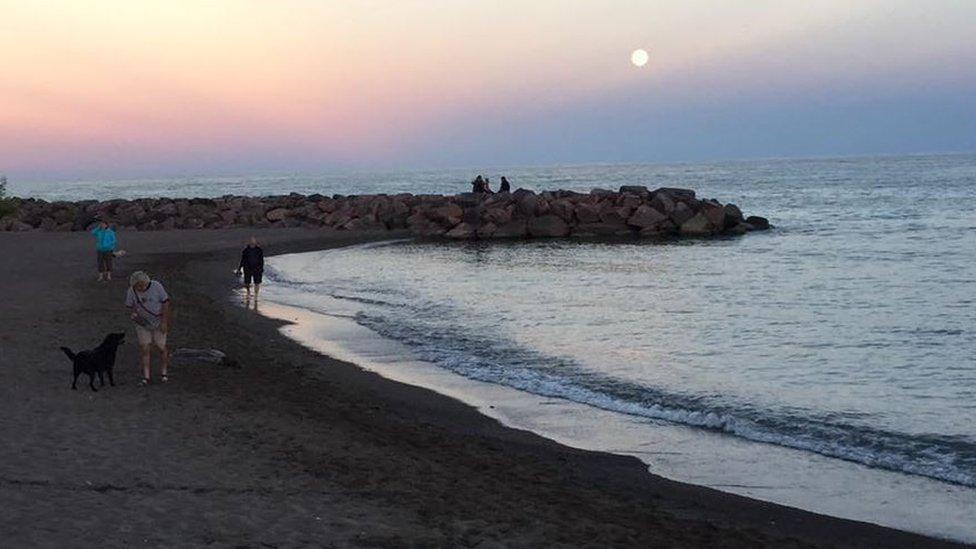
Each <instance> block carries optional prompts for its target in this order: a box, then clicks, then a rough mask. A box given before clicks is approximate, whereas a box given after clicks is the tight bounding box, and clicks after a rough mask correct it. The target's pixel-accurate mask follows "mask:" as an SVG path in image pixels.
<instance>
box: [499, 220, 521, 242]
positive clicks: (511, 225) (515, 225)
mask: <svg viewBox="0 0 976 549" xmlns="http://www.w3.org/2000/svg"><path fill="white" fill-rule="evenodd" d="M527 234H528V226H527V224H526V222H525V220H524V219H513V220H512V221H509V222H508V223H505V224H504V225H499V227H498V228H497V229H495V233H494V234H493V235H492V237H493V238H525V236H526V235H527Z"/></svg>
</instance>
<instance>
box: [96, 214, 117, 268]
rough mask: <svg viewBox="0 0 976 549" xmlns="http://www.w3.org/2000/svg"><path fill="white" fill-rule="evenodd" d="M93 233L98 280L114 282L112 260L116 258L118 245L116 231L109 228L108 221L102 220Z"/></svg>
mask: <svg viewBox="0 0 976 549" xmlns="http://www.w3.org/2000/svg"><path fill="white" fill-rule="evenodd" d="M91 233H92V235H94V236H95V254H96V256H97V264H98V280H99V281H102V280H106V281H108V280H112V259H113V258H114V257H115V246H116V244H117V243H118V239H117V238H116V237H115V231H113V230H112V228H111V227H109V226H108V223H107V222H106V221H104V220H102V221H99V222H98V225H96V226H95V228H94V229H92V232H91Z"/></svg>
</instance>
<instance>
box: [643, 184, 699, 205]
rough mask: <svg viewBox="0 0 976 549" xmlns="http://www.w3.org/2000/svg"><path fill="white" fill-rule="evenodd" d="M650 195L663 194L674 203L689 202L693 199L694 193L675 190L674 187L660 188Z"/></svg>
mask: <svg viewBox="0 0 976 549" xmlns="http://www.w3.org/2000/svg"><path fill="white" fill-rule="evenodd" d="M651 194H652V195H655V196H656V195H658V194H664V195H667V196H668V198H670V199H671V200H674V201H681V202H689V201H691V200H694V199H695V191H693V190H691V189H677V188H674V187H661V188H659V189H656V190H655V191H654V192H653V193H651Z"/></svg>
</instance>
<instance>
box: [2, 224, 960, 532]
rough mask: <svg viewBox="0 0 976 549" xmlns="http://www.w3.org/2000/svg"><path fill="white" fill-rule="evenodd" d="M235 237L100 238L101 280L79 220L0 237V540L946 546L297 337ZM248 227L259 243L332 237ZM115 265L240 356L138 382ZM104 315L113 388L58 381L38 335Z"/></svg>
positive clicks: (94, 324)
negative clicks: (249, 268)
mask: <svg viewBox="0 0 976 549" xmlns="http://www.w3.org/2000/svg"><path fill="white" fill-rule="evenodd" d="M250 234H251V232H250V231H245V230H224V231H174V232H154V233H122V234H121V235H120V239H121V243H122V247H123V248H125V249H126V250H128V251H129V255H128V256H127V257H125V258H124V259H121V260H119V261H118V264H117V280H115V281H113V282H112V283H108V284H105V283H98V282H96V281H95V273H94V266H95V257H94V255H95V254H94V251H93V243H92V242H91V241H90V240H91V239H90V237H89V236H88V235H86V234H80V233H29V234H10V233H2V234H0V258H2V259H0V262H2V263H0V296H2V300H0V372H2V374H3V377H2V380H3V383H2V384H0V406H2V407H3V409H2V412H0V425H2V428H0V434H2V438H3V444H2V445H0V508H2V513H0V545H2V546H3V547H30V546H45V547H46V546H51V547H131V546H169V547H192V546H213V547H300V546H337V547H344V546H368V547H403V546H419V547H499V546H530V547H543V546H545V547H552V546H573V547H578V546H592V547H762V546H774V547H809V546H817V547H819V546H839V547H923V546H928V547H940V546H945V547H950V546H953V545H952V544H949V543H945V542H940V541H938V540H934V539H931V538H925V537H921V536H916V535H913V534H907V533H903V532H899V531H896V530H891V529H885V528H881V527H877V526H872V525H868V524H863V523H857V522H852V521H845V520H839V519H832V518H827V517H823V516H819V515H815V514H812V513H807V512H804V511H798V510H795V509H790V508H786V507H782V506H778V505H773V504H768V503H763V502H759V501H754V500H750V499H747V498H742V497H738V496H732V495H727V494H723V493H720V492H716V491H714V490H710V489H705V488H701V487H696V486H691V485H686V484H681V483H677V482H672V481H669V480H666V479H663V478H660V477H656V476H654V475H651V474H649V473H647V472H646V467H645V466H644V465H643V464H641V463H640V462H639V461H637V460H636V459H633V458H626V457H619V456H613V455H607V454H598V453H592V452H583V451H579V450H574V449H571V448H566V447H563V446H559V445H557V444H555V443H553V442H551V441H548V440H546V439H543V438H540V437H538V436H535V435H533V434H530V433H525V432H521V431H516V430H513V429H508V428H506V427H503V426H501V425H499V424H498V423H497V422H495V421H493V420H491V419H488V418H486V417H484V416H482V415H480V414H479V413H477V412H476V411H475V410H474V409H472V408H470V407H469V406H466V405H464V404H462V403H459V402H457V401H454V400H452V399H449V398H446V397H443V396H441V395H438V394H435V393H432V392H430V391H427V390H424V389H420V388H417V387H411V386H406V385H401V384H397V383H394V382H391V381H388V380H385V379H383V378H380V377H378V376H376V375H374V374H371V373H368V372H365V371H363V370H361V369H359V368H357V367H356V366H354V365H351V364H347V363H343V362H339V361H336V360H333V359H330V358H328V357H324V356H321V355H318V354H316V353H313V352H311V351H309V350H307V349H305V348H303V347H301V346H299V345H298V344H296V343H294V342H292V341H290V340H288V339H286V338H285V337H283V336H281V335H280V334H279V333H278V331H277V329H278V326H279V324H278V323H277V322H276V321H273V320H270V319H267V318H264V317H262V316H259V315H257V314H255V313H254V312H253V311H246V310H244V309H243V308H241V307H239V306H235V305H234V304H233V303H232V301H231V300H230V299H229V295H230V291H231V290H232V288H233V285H234V284H235V283H236V279H235V278H234V277H232V276H231V275H230V271H231V270H232V269H233V268H234V266H235V264H236V260H237V257H238V255H237V254H238V253H239V249H240V245H241V243H242V242H243V241H244V239H245V238H246V237H247V236H249V235H250ZM259 236H260V238H261V239H262V240H263V241H264V243H265V251H266V253H267V254H269V255H272V254H275V253H283V252H289V251H300V250H313V249H322V248H327V247H331V246H336V245H342V244H346V243H350V242H351V241H350V239H349V238H348V237H344V236H343V235H342V233H335V232H329V231H314V232H311V231H303V230H266V231H261V232H260V235H259ZM379 236H382V237H387V238H388V237H389V236H390V235H389V233H386V234H384V235H379ZM358 240H360V241H361V240H363V238H362V237H360V238H358ZM136 268H145V269H146V270H149V271H150V272H151V273H152V274H153V275H154V276H155V277H158V278H159V279H160V280H162V281H163V282H164V283H165V284H166V286H167V287H168V289H169V290H170V293H171V294H172V296H173V300H174V301H173V303H174V310H175V317H174V321H173V326H172V331H171V334H170V340H171V343H172V345H173V347H195V348H202V347H214V348H217V349H221V350H223V351H225V352H226V353H228V355H229V356H230V357H232V358H233V359H235V360H236V361H238V363H239V366H240V367H239V368H233V367H229V366H215V365H211V364H205V363H183V364H176V365H174V367H173V370H172V374H173V378H172V380H171V381H170V382H169V383H168V384H165V385H162V384H155V385H151V386H149V387H140V386H139V385H138V384H137V381H138V379H139V374H138V370H137V366H136V364H137V356H136V348H135V345H134V338H135V336H134V333H133V330H132V327H131V325H130V324H129V323H128V321H127V320H126V312H125V310H124V309H123V307H122V298H123V292H124V290H125V278H126V276H127V275H128V273H129V272H131V271H132V270H134V269H136ZM122 329H124V330H125V331H126V332H127V333H128V336H129V337H128V340H129V341H128V342H127V343H126V344H125V345H124V346H123V347H122V349H121V352H120V355H119V360H118V364H117V368H116V379H117V380H118V384H117V386H116V387H114V388H106V389H105V390H104V391H100V392H98V393H92V392H90V391H89V390H88V389H87V386H82V384H79V385H80V387H79V390H78V391H71V390H70V388H69V386H70V381H71V375H70V363H69V362H68V361H67V359H66V358H65V356H64V355H63V354H62V353H61V352H60V351H59V350H58V346H60V345H67V346H69V347H72V348H73V349H75V350H78V349H82V348H90V347H93V346H95V345H96V344H97V343H98V342H99V341H100V340H101V338H102V337H103V336H104V335H105V334H106V333H108V332H110V331H117V330H122Z"/></svg>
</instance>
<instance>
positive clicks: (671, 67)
mask: <svg viewBox="0 0 976 549" xmlns="http://www.w3.org/2000/svg"><path fill="white" fill-rule="evenodd" d="M974 27H976V1H972V0H956V1H952V0H927V1H926V2H918V1H913V0H912V1H909V0H884V1H874V0H845V1H840V0H836V1H835V0H818V1H816V2H809V1H793V0H775V1H773V0H769V1H767V0H748V1H746V0H740V1H731V0H724V1H719V0H714V1H706V0H680V1H679V0H674V1H672V0H658V1H653V2H652V1H647V0H641V1H638V0H601V1H592V0H587V1H583V0H520V1H514V0H494V1H490V0H426V1H420V0H355V1H331V0H317V1H313V0H266V1H258V0H192V1H191V0H186V1H184V0H160V1H157V0H139V1H132V0H86V1H84V2H81V1H78V0H0V173H6V174H7V175H8V176H9V177H10V178H11V179H15V178H16V179H21V180H44V179H58V178H65V179H67V178H85V177H87V178H93V177H94V178H124V177H137V176H147V177H148V176H175V175H189V174H192V175H220V174H245V173H258V172H260V173H273V172H315V171H330V170H334V169H347V168H357V169H358V168H365V169H370V168H376V169H395V168H435V167H442V166H443V167H447V166H506V165H542V164H558V163H569V164H581V163H593V162H657V161H686V160H690V161H695V160H715V159H729V158H769V157H794V156H795V157H804V156H833V155H845V156H847V155H870V154H903V153H925V152H973V151H976V32H974V31H973V28H974ZM638 48H642V49H646V50H647V51H648V53H649V54H650V61H649V62H648V64H647V65H645V66H644V67H640V68H638V67H636V66H634V65H632V64H631V62H630V57H631V52H632V51H633V50H635V49H638Z"/></svg>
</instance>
